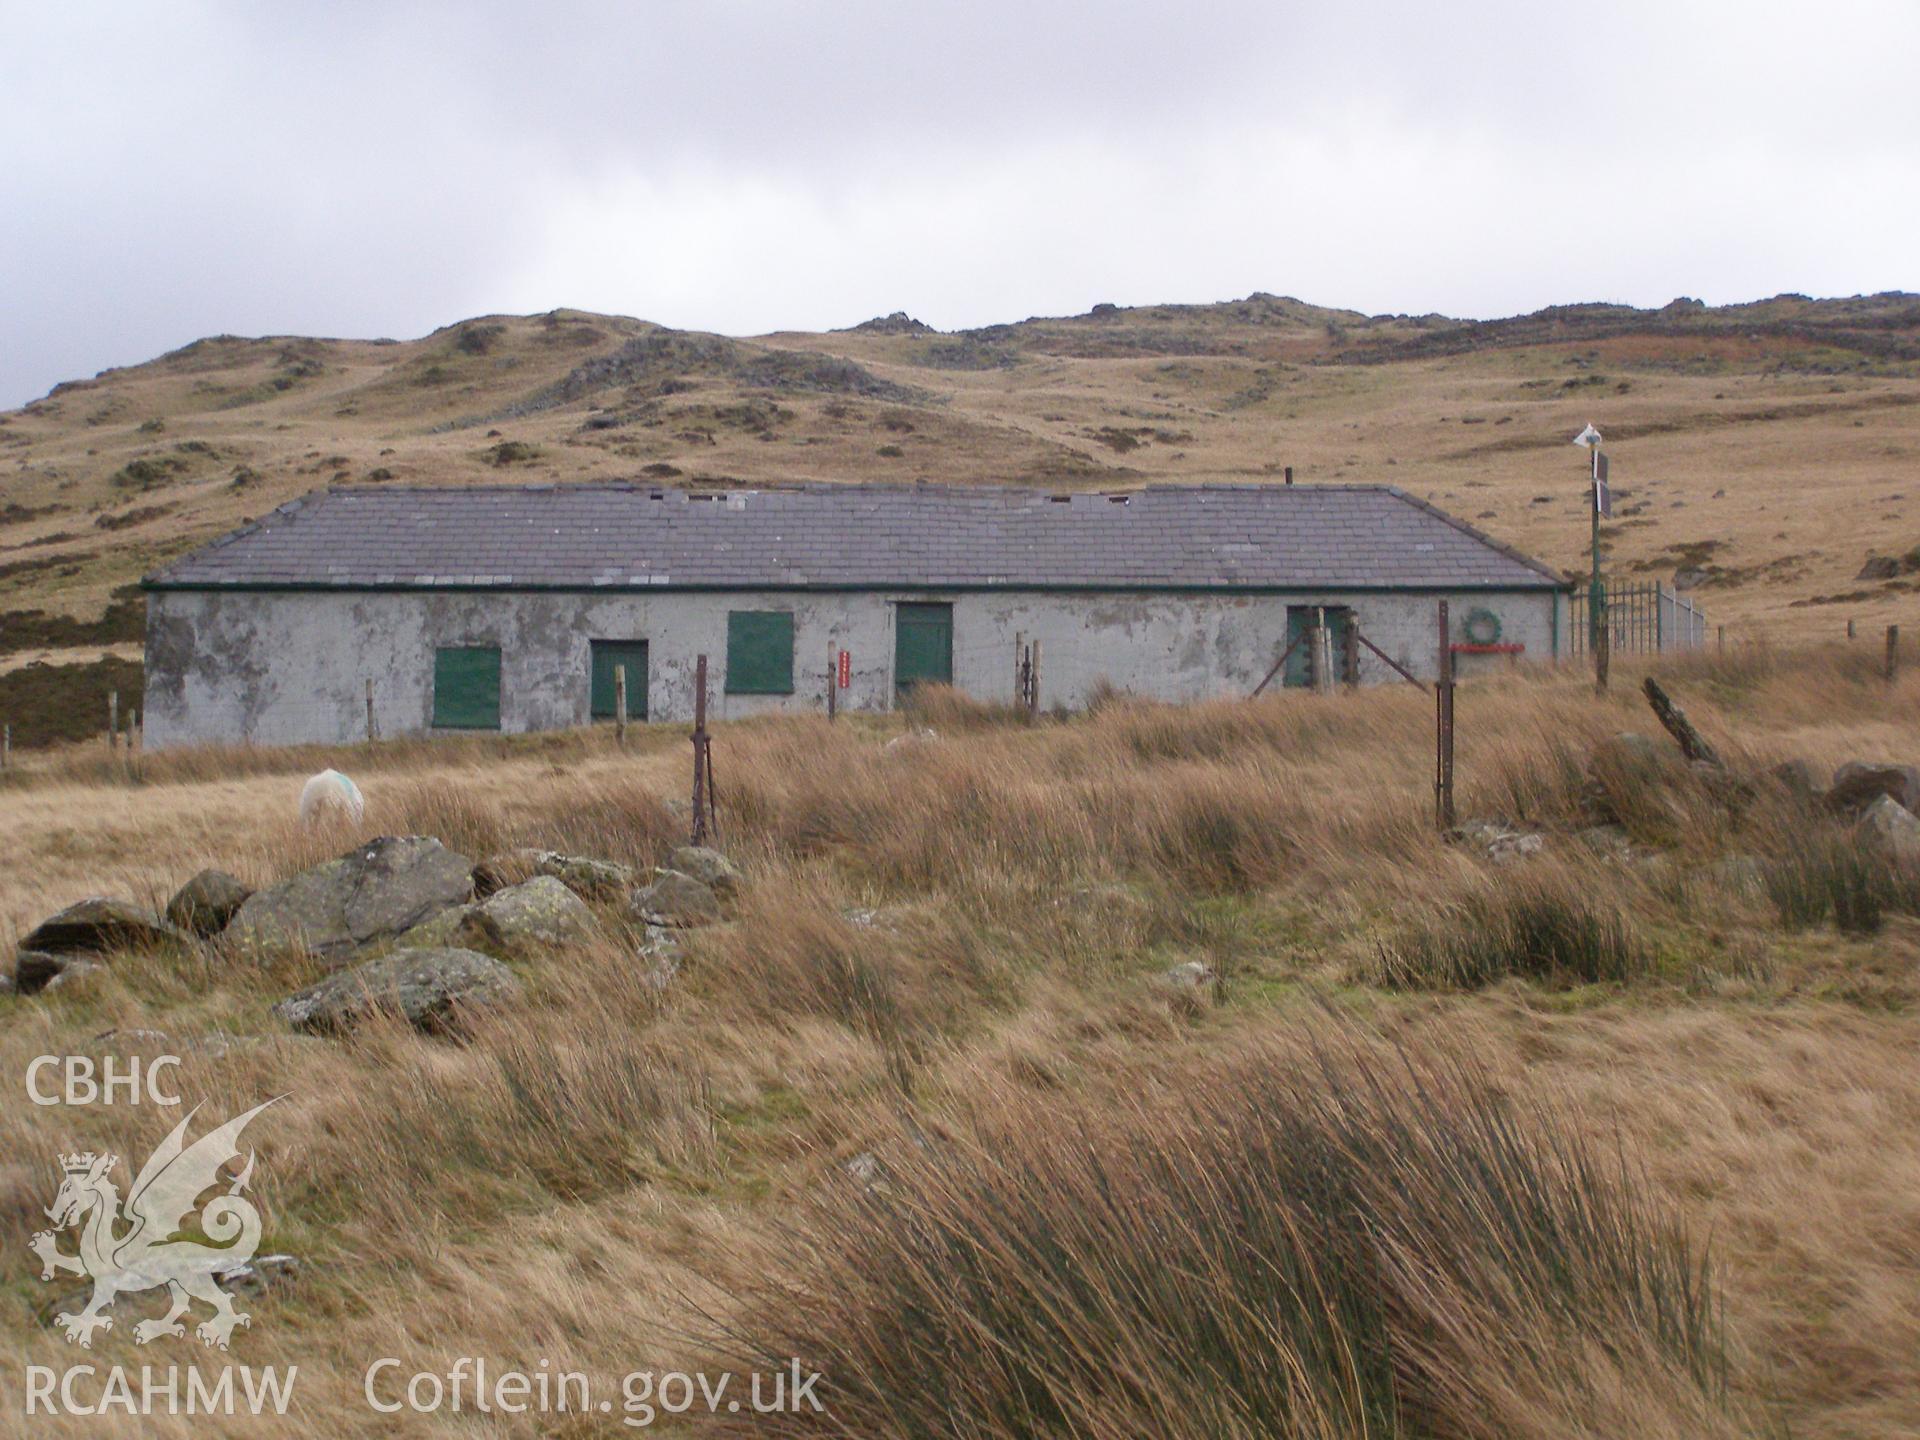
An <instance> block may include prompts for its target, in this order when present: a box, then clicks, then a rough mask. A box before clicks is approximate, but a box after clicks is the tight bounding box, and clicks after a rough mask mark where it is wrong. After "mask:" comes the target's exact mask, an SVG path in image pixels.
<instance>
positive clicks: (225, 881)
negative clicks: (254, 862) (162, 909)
mask: <svg viewBox="0 0 1920 1440" xmlns="http://www.w3.org/2000/svg"><path fill="white" fill-rule="evenodd" d="M251 894H253V891H252V890H250V889H248V888H247V887H246V886H245V885H243V884H242V883H241V882H240V881H238V880H236V879H235V878H234V877H233V876H231V875H229V874H228V873H227V872H226V871H224V870H202V871H201V872H200V873H199V874H198V875H196V876H194V877H193V878H192V879H191V880H189V881H187V883H186V884H184V885H182V886H181V887H180V888H179V889H178V890H176V891H174V894H173V898H172V899H171V900H169V901H168V902H167V919H168V920H169V921H170V922H171V923H172V924H175V925H178V926H179V927H180V928H181V929H182V930H187V931H191V932H192V933H193V934H195V935H200V936H212V935H218V934H219V933H220V932H221V931H222V930H224V929H226V928H227V924H228V922H229V921H231V920H232V919H233V917H234V916H235V915H236V914H238V913H239V911H240V907H241V906H242V905H244V904H246V903H247V897H248V896H249V895H251Z"/></svg>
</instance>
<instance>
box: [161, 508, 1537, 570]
mask: <svg viewBox="0 0 1920 1440" xmlns="http://www.w3.org/2000/svg"><path fill="white" fill-rule="evenodd" d="M146 583H147V585H148V587H149V588H151V589H228V588H232V589H262V588H266V589H283V588H284V589H335V588H339V589H369V588H378V589H389V588H394V589H497V590H539V589H562V590H596V589H635V588H652V587H669V588H673V589H747V588H752V589H762V588H764V589H779V588H809V589H814V588H817V589H890V590H892V589H911V588H916V587H918V588H929V589H966V588H988V587H991V588H995V589H1001V588H1005V589H1063V588H1084V589H1115V588H1126V589H1135V588H1144V589H1169V590H1181V589H1218V588H1227V589H1242V588H1245V589H1289V590H1291V589H1364V588H1399V587H1408V588H1416V587H1417V588H1429V589H1464V590H1471V589H1489V590H1495V589H1498V590H1512V589H1541V588H1552V587H1558V586H1562V585H1563V584H1564V583H1565V582H1564V581H1563V579H1562V578H1561V577H1560V576H1559V575H1558V574H1557V573H1556V572H1555V571H1552V570H1550V569H1548V568H1547V567H1546V566H1544V565H1542V564H1540V563H1539V562H1538V561H1536V560H1532V559H1529V558H1528V557H1527V556H1525V555H1522V554H1520V552H1518V551H1517V550H1513V549H1511V548H1509V547H1507V546H1505V545H1501V544H1499V543H1498V542H1496V541H1494V540H1492V539H1490V538H1489V537H1487V536H1486V535H1483V534H1482V533H1481V532H1480V531H1478V530H1475V529H1474V528H1473V527H1472V526H1470V525H1466V524H1463V523H1462V522H1460V521H1458V520H1455V519H1453V518H1452V517H1451V516H1448V515H1446V514H1444V513H1442V512H1441V511H1439V510H1436V509H1435V508H1434V507H1432V506H1431V505H1428V504H1426V503H1425V502H1423V501H1419V500H1415V499H1414V498H1413V497H1412V496H1410V495H1407V494H1405V493H1403V492H1401V491H1399V490H1396V489H1393V488H1391V487H1389V486H1378V485H1294V486H1284V485H1202V486H1172V485H1165V486H1163V485H1154V486H1149V487H1147V488H1145V489H1142V490H1136V491H1131V492H1127V493H1124V494H1113V495H1106V494H1094V493H1076V494H1073V495H1071V496H1061V495H1053V494H1049V493H1047V492H1045V491H1035V490H1022V489H1012V488H1008V487H1004V486H992V485H982V486H979V487H973V488H964V487H946V486H878V485H802V486H793V487H790V488H787V487H770V488H766V489H756V490H723V491H716V492H711V493H703V492H698V491H696V492H692V493H689V492H687V491H684V490H674V489H666V488H660V487H651V486H646V485H637V484H625V483H621V484H600V483H595V484H581V485H525V486H477V487H469V488H406V487H398V486H393V487H389V486H381V487H378V488H373V487H346V488H337V489H329V490H322V491H316V492H315V493H313V494H311V495H308V496H306V497H305V498H303V499H300V500H296V501H294V502H292V503H291V504H287V505H283V506H281V507H280V508H279V509H277V510H275V511H274V512H272V513H271V514H269V515H267V516H264V517H263V518H261V519H260V520H258V521H256V522H255V523H253V524H251V525H249V526H247V527H245V528H244V529H241V530H238V531H236V532H234V533H233V534H231V535H228V536H226V537H224V538H223V539H220V540H216V541H214V542H213V543H212V544H211V545H208V546H206V547H204V548H202V549H200V550H196V551H194V552H193V553H192V554H190V555H187V556H186V557H184V558H183V559H181V560H179V561H177V562H175V563H174V564H173V565H171V566H169V567H167V568H166V569H164V570H161V571H160V572H158V573H157V574H155V575H152V576H149V577H148V578H147V582H146Z"/></svg>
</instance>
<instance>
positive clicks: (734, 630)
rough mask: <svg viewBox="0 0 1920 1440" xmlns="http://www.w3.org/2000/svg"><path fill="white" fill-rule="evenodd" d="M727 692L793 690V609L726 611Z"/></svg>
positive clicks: (789, 691)
mask: <svg viewBox="0 0 1920 1440" xmlns="http://www.w3.org/2000/svg"><path fill="white" fill-rule="evenodd" d="M727 693H728V694H729V695H791V694H792V693H793V612H791V611H789V610H733V611H729V612H728V614H727Z"/></svg>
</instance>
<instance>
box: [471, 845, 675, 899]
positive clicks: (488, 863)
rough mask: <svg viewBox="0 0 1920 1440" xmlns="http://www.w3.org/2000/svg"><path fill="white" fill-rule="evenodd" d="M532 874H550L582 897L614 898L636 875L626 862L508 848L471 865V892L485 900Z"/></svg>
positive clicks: (624, 892) (550, 851)
mask: <svg viewBox="0 0 1920 1440" xmlns="http://www.w3.org/2000/svg"><path fill="white" fill-rule="evenodd" d="M536 875H550V876H552V877H553V878H554V879H555V880H558V881H559V882H560V883H561V884H562V885H564V886H566V887H567V888H568V889H569V890H571V891H573V893H574V894H576V895H578V896H579V897H580V898H581V899H583V900H618V899H619V898H620V897H621V896H622V895H625V894H626V893H627V892H628V891H629V890H631V889H633V885H634V881H635V880H636V879H638V878H639V877H638V876H637V875H636V874H635V873H634V870H633V867H632V866H630V865H619V864H615V863H614V862H613V861H611V860H596V859H594V858H593V857H592V856H590V855H563V854H561V853H560V852H559V851H557V850H535V849H524V850H510V851H508V852H507V853H506V854H504V855H495V856H493V857H491V858H490V859H486V860H483V861H481V862H480V863H479V864H478V865H476V866H474V867H473V885H474V893H475V894H476V895H478V896H479V897H480V898H482V899H485V898H486V897H487V896H489V895H492V894H493V893H494V892H495V891H498V890H504V889H506V888H507V887H508V886H510V885H517V884H519V883H520V882H521V881H523V880H529V879H532V878H533V877H534V876H536Z"/></svg>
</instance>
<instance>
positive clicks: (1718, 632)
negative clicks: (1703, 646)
mask: <svg viewBox="0 0 1920 1440" xmlns="http://www.w3.org/2000/svg"><path fill="white" fill-rule="evenodd" d="M1713 630H1714V637H1713V638H1714V643H1715V644H1716V645H1718V646H1719V647H1720V653H1721V654H1722V655H1724V654H1726V653H1727V627H1726V626H1724V625H1716V626H1714V627H1713Z"/></svg>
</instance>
